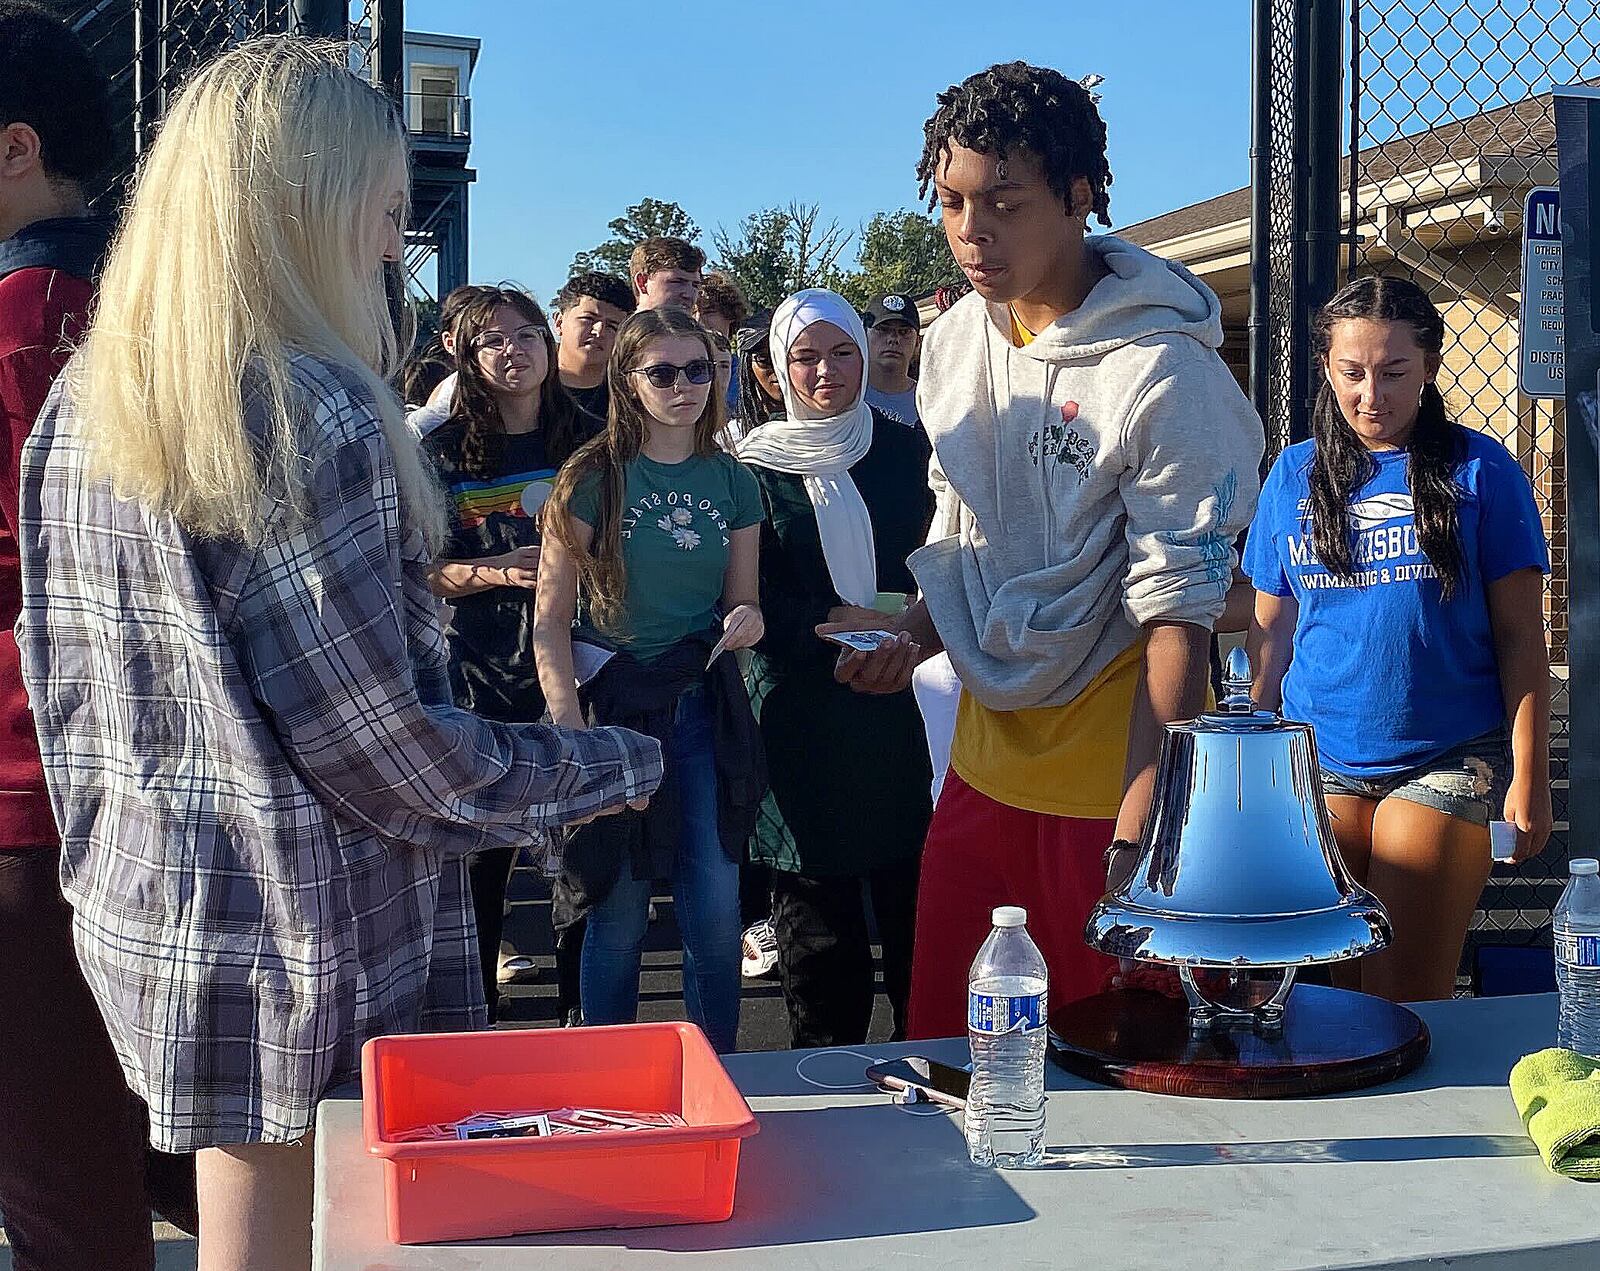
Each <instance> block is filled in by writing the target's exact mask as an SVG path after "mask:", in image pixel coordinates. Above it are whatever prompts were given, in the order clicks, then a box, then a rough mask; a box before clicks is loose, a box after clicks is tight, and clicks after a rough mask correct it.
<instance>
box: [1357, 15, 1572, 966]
mask: <svg viewBox="0 0 1600 1271" xmlns="http://www.w3.org/2000/svg"><path fill="white" fill-rule="evenodd" d="M1597 41H1600V5H1596V4H1595V3H1592V2H1591V0H1576V2H1575V0H1351V7H1350V33H1349V49H1350V54H1351V56H1350V67H1351V72H1352V73H1351V75H1350V78H1349V83H1348V84H1347V86H1346V87H1347V95H1346V104H1347V106H1348V109H1349V127H1348V136H1347V144H1348V154H1347V158H1346V160H1345V164H1344V169H1343V172H1342V174H1341V175H1342V181H1341V186H1342V189H1343V191H1344V195H1343V209H1342V210H1343V214H1344V218H1345V222H1344V223H1345V253H1344V257H1345V259H1344V261H1343V264H1344V268H1345V272H1346V274H1347V275H1348V276H1350V277H1354V276H1358V275H1361V274H1368V273H1378V272H1382V273H1386V274H1404V275H1408V276H1410V277H1412V278H1415V279H1416V280H1417V281H1418V282H1420V283H1421V284H1422V285H1423V286H1425V287H1426V288H1427V289H1428V290H1429V292H1430V293H1431V294H1432V296H1433V299H1434V301H1435V303H1436V304H1437V305H1438V306H1439V308H1440V310H1441V312H1442V313H1443V314H1444V316H1445V320H1446V323H1447V328H1448V334H1447V337H1446V352H1445V362H1444V368H1443V370H1442V372H1441V374H1440V387H1441V388H1442V389H1443V390H1444V393H1445V397H1446V400H1447V401H1448V402H1449V403H1450V406H1451V408H1452V413H1453V415H1454V417H1455V418H1456V419H1457V420H1459V421H1460V422H1461V423H1462V424H1465V425H1467V426H1468V427H1471V428H1476V429H1478V430H1480V431H1482V432H1485V433H1488V434H1490V435H1492V436H1494V437H1497V438H1499V439H1500V440H1501V441H1503V442H1504V443H1505V444H1506V446H1507V447H1508V448H1509V449H1510V450H1511V452H1512V453H1513V454H1515V455H1516V456H1517V457H1518V458H1519V459H1520V460H1521V462H1522V465H1523V467H1524V469H1525V470H1526V471H1527V474H1528V477H1529V478H1530V480H1531V481H1532V482H1533V486H1534V490H1535V492H1536V494H1537V496H1538V500H1539V506H1540V509H1541V512H1542V514H1543V517H1544V526H1545V531H1546V534H1547V535H1548V537H1549V540H1550V547H1551V557H1552V574H1551V577H1550V583H1549V589H1548V595H1547V599H1546V606H1545V611H1546V618H1547V620H1548V628H1549V642H1550V651H1551V662H1552V667H1553V674H1554V686H1553V687H1554V696H1555V708H1554V723H1553V728H1552V732H1553V740H1552V750H1553V754H1552V759H1553V777H1554V779H1555V787H1556V789H1555V803H1556V819H1557V830H1556V836H1555V839H1554V841H1553V842H1552V843H1551V846H1550V848H1549V849H1548V850H1547V851H1546V852H1545V854H1544V855H1543V856H1542V857H1541V858H1540V859H1539V860H1537V861H1533V862H1530V863H1528V864H1526V865H1523V866H1521V867H1518V868H1515V869H1510V868H1502V867H1497V868H1496V870H1495V873H1494V876H1493V878H1492V879H1491V881H1490V885H1489V888H1488V889H1487V891H1486V892H1485V893H1484V898H1483V902H1482V907H1481V909H1480V910H1479V912H1478V914H1477V915H1476V917H1475V919H1474V922H1473V931H1472V935H1471V936H1470V937H1469V943H1468V949H1467V959H1466V965H1465V966H1464V968H1463V969H1464V971H1465V972H1467V973H1469V974H1470V973H1471V972H1472V971H1473V969H1474V967H1475V966H1476V965H1477V964H1478V963H1479V962H1480V960H1482V959H1485V958H1486V957H1489V956H1491V955H1489V954H1488V953H1487V952H1486V950H1487V949H1488V948H1489V947H1491V946H1506V945H1517V944H1535V943H1539V942H1547V941H1548V940H1549V922H1550V910H1551V908H1552V907H1553V906H1554V903H1555V900H1556V898H1557V897H1558V895H1559V894H1560V890H1561V885H1562V880H1563V878H1564V875H1565V872H1566V861H1567V858H1568V843H1567V816H1566V808H1567V780H1566V776H1567V763H1566V757H1567V727H1566V724H1567V668H1566V663H1567V657H1566V652H1567V639H1566V637H1567V550H1566V548H1567V543H1566V525H1565V504H1566V491H1565V485H1564V473H1565V469H1566V456H1565V420H1564V418H1563V413H1564V412H1563V406H1562V403H1561V402H1560V401H1553V400H1535V399H1532V398H1528V397H1524V396H1523V395H1522V394H1521V393H1520V392H1519V391H1518V382H1517V345H1518V323H1519V321H1520V319H1521V313H1522V302H1523V297H1522V295H1521V293H1520V289H1521V282H1520V278H1519V270H1520V246H1521V230H1522V207H1523V201H1524V198H1525V196H1526V194H1527V191H1528V190H1529V189H1530V188H1531V187H1533V186H1538V185H1553V184H1555V181H1556V168H1555V157H1556V141H1555V124H1554V112H1553V107H1552V101H1551V96H1550V90H1551V88H1552V86H1553V85H1559V84H1571V83H1575V82H1579V81H1584V80H1587V81H1589V82H1595V77H1597V76H1600V44H1597Z"/></svg>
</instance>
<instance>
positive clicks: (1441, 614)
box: [1244, 429, 1550, 779]
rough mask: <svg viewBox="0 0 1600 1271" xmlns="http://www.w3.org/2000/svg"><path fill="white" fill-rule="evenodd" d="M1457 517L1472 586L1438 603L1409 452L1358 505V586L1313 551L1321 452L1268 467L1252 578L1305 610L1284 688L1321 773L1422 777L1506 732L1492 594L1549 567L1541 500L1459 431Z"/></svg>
mask: <svg viewBox="0 0 1600 1271" xmlns="http://www.w3.org/2000/svg"><path fill="white" fill-rule="evenodd" d="M1461 432H1462V434H1463V437H1464V440H1465V458H1464V459H1463V461H1462V463H1461V464H1460V465H1459V467H1458V469H1457V471H1456V484H1457V486H1458V498H1457V516H1458V520H1459V524H1460V530H1461V550H1462V555H1463V558H1464V560H1465V564H1466V576H1465V578H1464V579H1463V580H1462V586H1461V588H1460V589H1459V590H1458V592H1457V594H1456V595H1455V596H1454V597H1452V598H1451V599H1450V600H1449V601H1446V600H1445V599H1444V598H1443V594H1442V591H1441V587H1440V583H1439V575H1438V571H1437V570H1436V569H1435V568H1434V566H1433V564H1432V562H1431V561H1429V559H1428V557H1427V554H1426V553H1425V552H1424V551H1423V550H1422V544H1421V543H1420V541H1419V540H1418V537H1417V527H1416V510H1415V504H1414V501H1413V498H1412V493H1411V484H1410V480H1409V478H1408V475H1407V463H1408V459H1409V456H1408V455H1407V453H1406V452H1405V451H1404V450H1392V451H1379V452H1375V453H1374V454H1373V456H1372V458H1373V459H1374V461H1375V462H1376V465H1377V471H1376V472H1375V473H1374V474H1373V475H1372V477H1371V478H1370V479H1369V480H1368V481H1367V482H1366V484H1365V485H1363V486H1362V487H1361V488H1360V489H1359V490H1357V491H1356V493H1355V496H1354V497H1353V498H1352V499H1351V500H1350V507H1349V522H1350V534H1351V543H1352V563H1353V565H1354V567H1355V569H1354V574H1353V576H1351V577H1349V578H1341V577H1339V576H1337V575H1335V574H1333V573H1331V572H1330V571H1329V570H1328V569H1327V568H1325V567H1324V565H1323V564H1322V561H1321V560H1320V559H1319V558H1318V556H1317V553H1316V549H1315V547H1314V546H1313V544H1312V539H1311V511H1310V496H1311V492H1310V474H1311V463H1312V459H1313V457H1314V454H1315V451H1314V449H1313V447H1314V443H1313V442H1309V441H1308V442H1302V443H1301V444H1299V445H1297V446H1291V447H1289V448H1288V449H1287V450H1285V451H1284V452H1283V454H1282V455H1280V456H1279V458H1278V461H1277V463H1276V464H1275V465H1273V469H1272V472H1271V474H1270V475H1269V476H1268V477H1267V481H1266V484H1265V486H1264V487H1263V488H1262V491H1261V501H1260V504H1259V506H1258V507H1257V510H1256V517H1255V521H1254V523H1253V524H1252V525H1251V527H1250V538H1249V542H1248V544H1247V546H1246V548H1245V556H1244V567H1245V571H1246V572H1247V573H1248V574H1249V575H1250V579H1251V582H1252V583H1253V584H1254V586H1255V588H1256V590H1257V591H1262V592H1267V593H1269V594H1271V595H1275V596H1293V597H1294V598H1295V600H1296V602H1297V603H1298V605H1299V610H1300V613H1299V621H1298V623H1297V625H1296V628H1295V635H1294V656H1293V660H1292V661H1291V662H1290V665H1289V670H1288V673H1287V674H1286V675H1285V677H1284V681H1283V713H1284V716H1285V717H1286V718H1289V719H1295V720H1301V721H1304V722H1306V723H1309V724H1312V725H1314V726H1315V727H1316V730H1317V748H1318V751H1319V753H1320V756H1321V759H1322V763H1323V765H1324V766H1325V767H1327V768H1329V769H1331V770H1332V771H1334V772H1337V773H1341V774H1343V775H1345V776H1351V777H1363V778H1369V779H1377V778H1381V777H1387V776H1392V775H1394V774H1396V773H1400V772H1405V771H1407V770H1408V769H1411V768H1415V767H1417V766H1419V765H1421V764H1424V763H1427V762H1428V761H1429V760H1431V759H1434V758H1436V757H1438V756H1439V755H1441V754H1443V753H1444V752H1445V751H1447V750H1450V749H1452V748H1453V747H1455V746H1458V745H1460V744H1461V743H1463V742H1466V741H1471V740H1472V739H1473V738H1475V737H1481V736H1482V735H1483V734H1485V733H1488V732H1492V731H1493V730H1494V729H1495V728H1496V727H1498V726H1500V725H1501V724H1502V723H1504V720H1505V706H1504V702H1503V700H1502V698H1501V692H1500V675H1499V667H1498V663H1497V660H1496V656H1495V646H1494V633H1493V630H1492V627H1491V624H1490V620H1489V605H1488V596H1487V587H1488V585H1489V584H1490V583H1493V582H1497V581H1498V580H1499V579H1501V578H1504V577H1505V576H1506V575H1508V574H1511V573H1514V572H1515V571H1517V570H1519V569H1529V568H1533V569H1539V570H1542V571H1545V572H1548V571H1549V568H1550V557H1549V552H1548V550H1547V548H1546V545H1545V538H1544V529H1543V526H1542V525H1541V523H1540V520H1539V511H1538V507H1537V505H1536V504H1535V502H1534V497H1533V489H1532V487H1531V486H1530V485H1529V483H1528V478H1527V476H1526V475H1525V474H1524V473H1523V471H1522V468H1521V466H1520V465H1519V464H1518V463H1517V461H1516V460H1515V459H1514V458H1512V456H1511V454H1510V453H1509V452H1508V451H1507V450H1506V448H1505V447H1504V446H1502V445H1501V444H1500V443H1499V442H1498V441H1496V440H1495V439H1494V438H1492V437H1488V436H1485V435H1484V434H1482V433H1478V432H1474V431H1472V430H1470V429H1462V430H1461Z"/></svg>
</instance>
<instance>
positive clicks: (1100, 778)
mask: <svg viewBox="0 0 1600 1271" xmlns="http://www.w3.org/2000/svg"><path fill="white" fill-rule="evenodd" d="M1033 337H1034V333H1033V332H1032V331H1029V330H1028V328H1027V327H1025V326H1023V325H1022V323H1021V322H1020V321H1018V320H1017V315H1016V311H1015V310H1012V312H1011V341H1012V343H1013V344H1015V345H1017V346H1018V347H1019V348H1020V347H1021V346H1023V345H1025V344H1028V343H1030V342H1031V341H1032V340H1033ZM1143 661H1144V641H1143V640H1139V641H1136V642H1135V643H1134V644H1132V645H1131V646H1129V647H1128V648H1127V649H1124V650H1123V651H1122V652H1121V653H1119V654H1118V655H1117V656H1116V657H1115V658H1114V659H1113V660H1112V661H1111V663H1110V665H1109V666H1107V667H1106V669H1105V670H1103V671H1101V672H1100V674H1099V675H1097V676H1096V677H1095V678H1094V679H1093V680H1092V681H1091V682H1090V683H1089V686H1088V687H1087V688H1085V689H1084V690H1083V692H1081V693H1079V694H1078V696H1077V697H1075V698H1073V699H1072V700H1071V701H1070V702H1067V703H1066V704H1065V705H1062V706H1042V707H1039V708H1037V709H1034V710H1021V711H996V710H990V709H989V708H988V707H987V706H985V705H983V703H981V702H979V701H978V700H977V699H976V698H974V697H973V696H972V695H971V694H970V693H965V692H963V693H962V694H961V703H960V705H959V706H958V707H957V708H956V733H955V738H954V740H953V742H952V743H951V747H950V766H951V767H952V768H954V769H955V771H956V773H957V775H958V776H960V778H961V779H962V780H963V781H965V782H966V783H967V784H968V785H969V786H971V787H972V788H973V789H974V790H977V791H978V792H979V793H980V794H985V795H988V796H989V798H991V799H994V800H995V801H996V802H999V803H1004V804H1005V805H1006V806H1007V807H1013V808H1022V809H1023V810H1024V811H1027V812H1042V813H1045V814H1047V815H1050V816H1070V817H1081V818H1085V819H1093V820H1110V819H1113V818H1115V817H1116V815H1117V811H1118V809H1119V808H1120V807H1121V806H1122V778H1123V768H1124V767H1125V765H1126V763H1127V758H1128V728H1129V724H1130V722H1131V720H1132V718H1133V695H1134V692H1135V691H1136V690H1137V688H1138V686H1139V671H1140V668H1141V666H1142V665H1143Z"/></svg>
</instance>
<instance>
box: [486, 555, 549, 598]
mask: <svg viewBox="0 0 1600 1271" xmlns="http://www.w3.org/2000/svg"><path fill="white" fill-rule="evenodd" d="M539 551H540V549H539V548H538V547H516V548H513V549H512V550H511V551H509V552H507V553H506V554H505V555H504V556H491V557H489V559H488V560H486V561H484V562H483V564H484V565H485V566H486V567H487V568H489V569H492V570H494V571H495V572H496V574H498V575H499V582H498V584H497V585H498V586H501V587H521V588H522V589H523V590H524V591H533V590H534V589H535V588H536V587H538V585H539Z"/></svg>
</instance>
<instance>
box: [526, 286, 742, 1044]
mask: <svg viewBox="0 0 1600 1271" xmlns="http://www.w3.org/2000/svg"><path fill="white" fill-rule="evenodd" d="M715 373H716V372H715V366H714V363H713V359H712V346H711V341H710V338H709V337H708V335H707V333H706V332H705V331H704V330H703V329H702V328H701V327H700V325H699V324H698V323H696V322H695V321H694V319H693V318H691V317H689V315H688V314H686V313H684V312H683V311H681V310H678V309H646V310H643V311H641V312H639V313H636V314H634V315H633V316H632V317H631V318H629V319H628V320H627V321H626V322H625V323H623V325H622V329H621V331H619V332H618V334H617V345H616V348H615V349H614V350H613V352H612V356H611V365H610V368H609V371H608V374H609V376H610V386H611V394H610V415H609V419H608V423H607V428H606V431H605V433H603V434H602V435H601V436H599V437H597V438H595V439H594V440H593V441H591V442H590V443H588V444H587V445H586V446H584V447H583V448H582V449H581V450H579V451H578V453H577V454H576V455H574V456H573V457H572V459H571V461H570V462H569V463H568V464H567V465H566V467H564V468H563V469H562V471H561V475H560V476H559V477H558V479H557V481H556V485H555V490H554V492H553V493H552V494H551V496H550V501H549V503H548V504H547V505H546V508H545V516H544V525H545V538H544V552H543V554H542V556H541V557H540V562H539V601H538V624H537V629H536V646H537V649H538V658H539V676H540V680H541V683H542V684H543V686H544V692H545V696H546V699H547V700H548V701H549V704H550V713H551V716H552V718H553V719H554V720H555V721H556V722H557V723H559V724H562V725H565V726H567V727H571V728H585V727H588V726H591V725H594V724H621V723H623V722H624V721H626V726H627V727H630V728H633V729H635V730H637V731H640V732H643V733H645V734H646V735H649V736H653V737H655V738H657V739H658V740H660V741H661V743H662V745H663V748H664V751H665V753H666V756H667V774H668V775H667V777H666V780H665V786H664V789H663V791H662V792H661V794H660V796H659V797H658V798H656V799H655V800H654V801H653V802H652V803H651V806H650V808H649V809H648V811H647V812H646V813H645V814H643V815H642V816H641V815H634V814H631V813H626V814H623V815H620V816H616V817H608V818H606V819H604V820H601V821H596V822H594V823H593V824H591V825H587V826H584V827H582V828H581V829H579V830H578V831H577V832H575V833H574V834H573V836H572V838H571V839H570V840H569V841H568V843H567V845H566V850H565V857H564V870H563V874H562V880H561V881H562V886H563V889H564V890H565V892H566V893H567V894H568V895H570V896H572V897H574V898H575V900H576V903H577V906H578V908H580V910H582V911H585V912H586V913H587V917H588V931H587V934H586V936H585V939H584V947H583V972H582V996H583V1016H584V1019H585V1021H586V1022H587V1023H590V1024H621V1023H628V1022H631V1021H632V1020H633V1019H634V1017H635V1015H636V1014H637V1012H638V1005H639V960H640V951H641V947H642V944H643V941H644V934H645V926H646V922H647V915H648V911H649V906H650V891H651V883H652V882H653V881H654V880H655V879H657V878H669V879H671V880H672V895H673V902H674V910H675V912H676V916H677V920H678V927H679V930H680V931H681V933H682V936H683V949H684V974H683V982H684V996H685V1000H686V1003H687V1005H688V1008H689V1015H690V1018H691V1019H693V1020H694V1021H695V1022H696V1023H698V1024H699V1025H700V1026H701V1027H702V1028H703V1029H705V1031H706V1034H707V1036H708V1037H709V1038H710V1040H711V1043H712V1045H713V1046H715V1047H716V1048H717V1050H719V1051H730V1050H732V1049H733V1048H734V1045H735V1043H736V1041H737V1034H738V1027H739V896H738V888H739V862H740V861H741V860H742V859H743V858H744V849H745V842H746V840H747V839H748V838H749V836H750V832H751V830H752V829H753V828H754V826H755V819H756V813H757V810H758V809H759V807H760V803H761V798H762V796H763V795H764V794H765V792H766V774H765V765H764V762H763V760H762V757H761V753H762V752H761V744H760V738H759V735H758V734H757V733H756V729H755V721H754V719H753V718H752V716H751V713H750V701H749V697H748V696H747V694H746V692H745V687H744V681H743V680H742V679H741V677H740V674H739V669H738V665H737V663H736V661H735V659H734V658H733V656H732V652H733V651H734V650H737V649H744V648H749V647H750V646H751V645H753V644H755V643H756V641H758V640H759V639H760V638H761V636H762V632H763V629H764V627H763V622H762V617H761V610H760V609H759V608H758V607H757V603H756V598H757V591H758V582H757V554H758V549H759V544H760V536H761V519H762V507H761V493H760V490H759V489H758V488H757V486H756V481H755V478H754V477H752V476H751V475H750V473H749V472H748V471H747V470H746V469H745V468H744V467H743V466H742V465H741V464H740V463H739V462H738V460H736V459H735V458H733V456H731V455H729V454H727V453H726V452H724V451H723V450H722V449H721V448H720V447H719V445H718V442H717V438H718V434H719V432H720V430H721V427H722V417H723V409H722V401H721V399H720V397H719V396H718V395H717V394H716V393H715V392H714V391H713V387H712V381H713V379H714V377H715ZM574 617H576V619H577V622H578V637H579V641H580V642H581V644H582V645H583V650H584V655H585V656H584V657H583V658H582V659H581V660H580V661H579V663H578V665H580V666H582V668H583V672H584V680H585V683H584V685H583V689H582V692H581V693H580V691H579V689H578V686H577V679H578V673H577V670H576V669H575V659H574V627H573V620H574Z"/></svg>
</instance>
